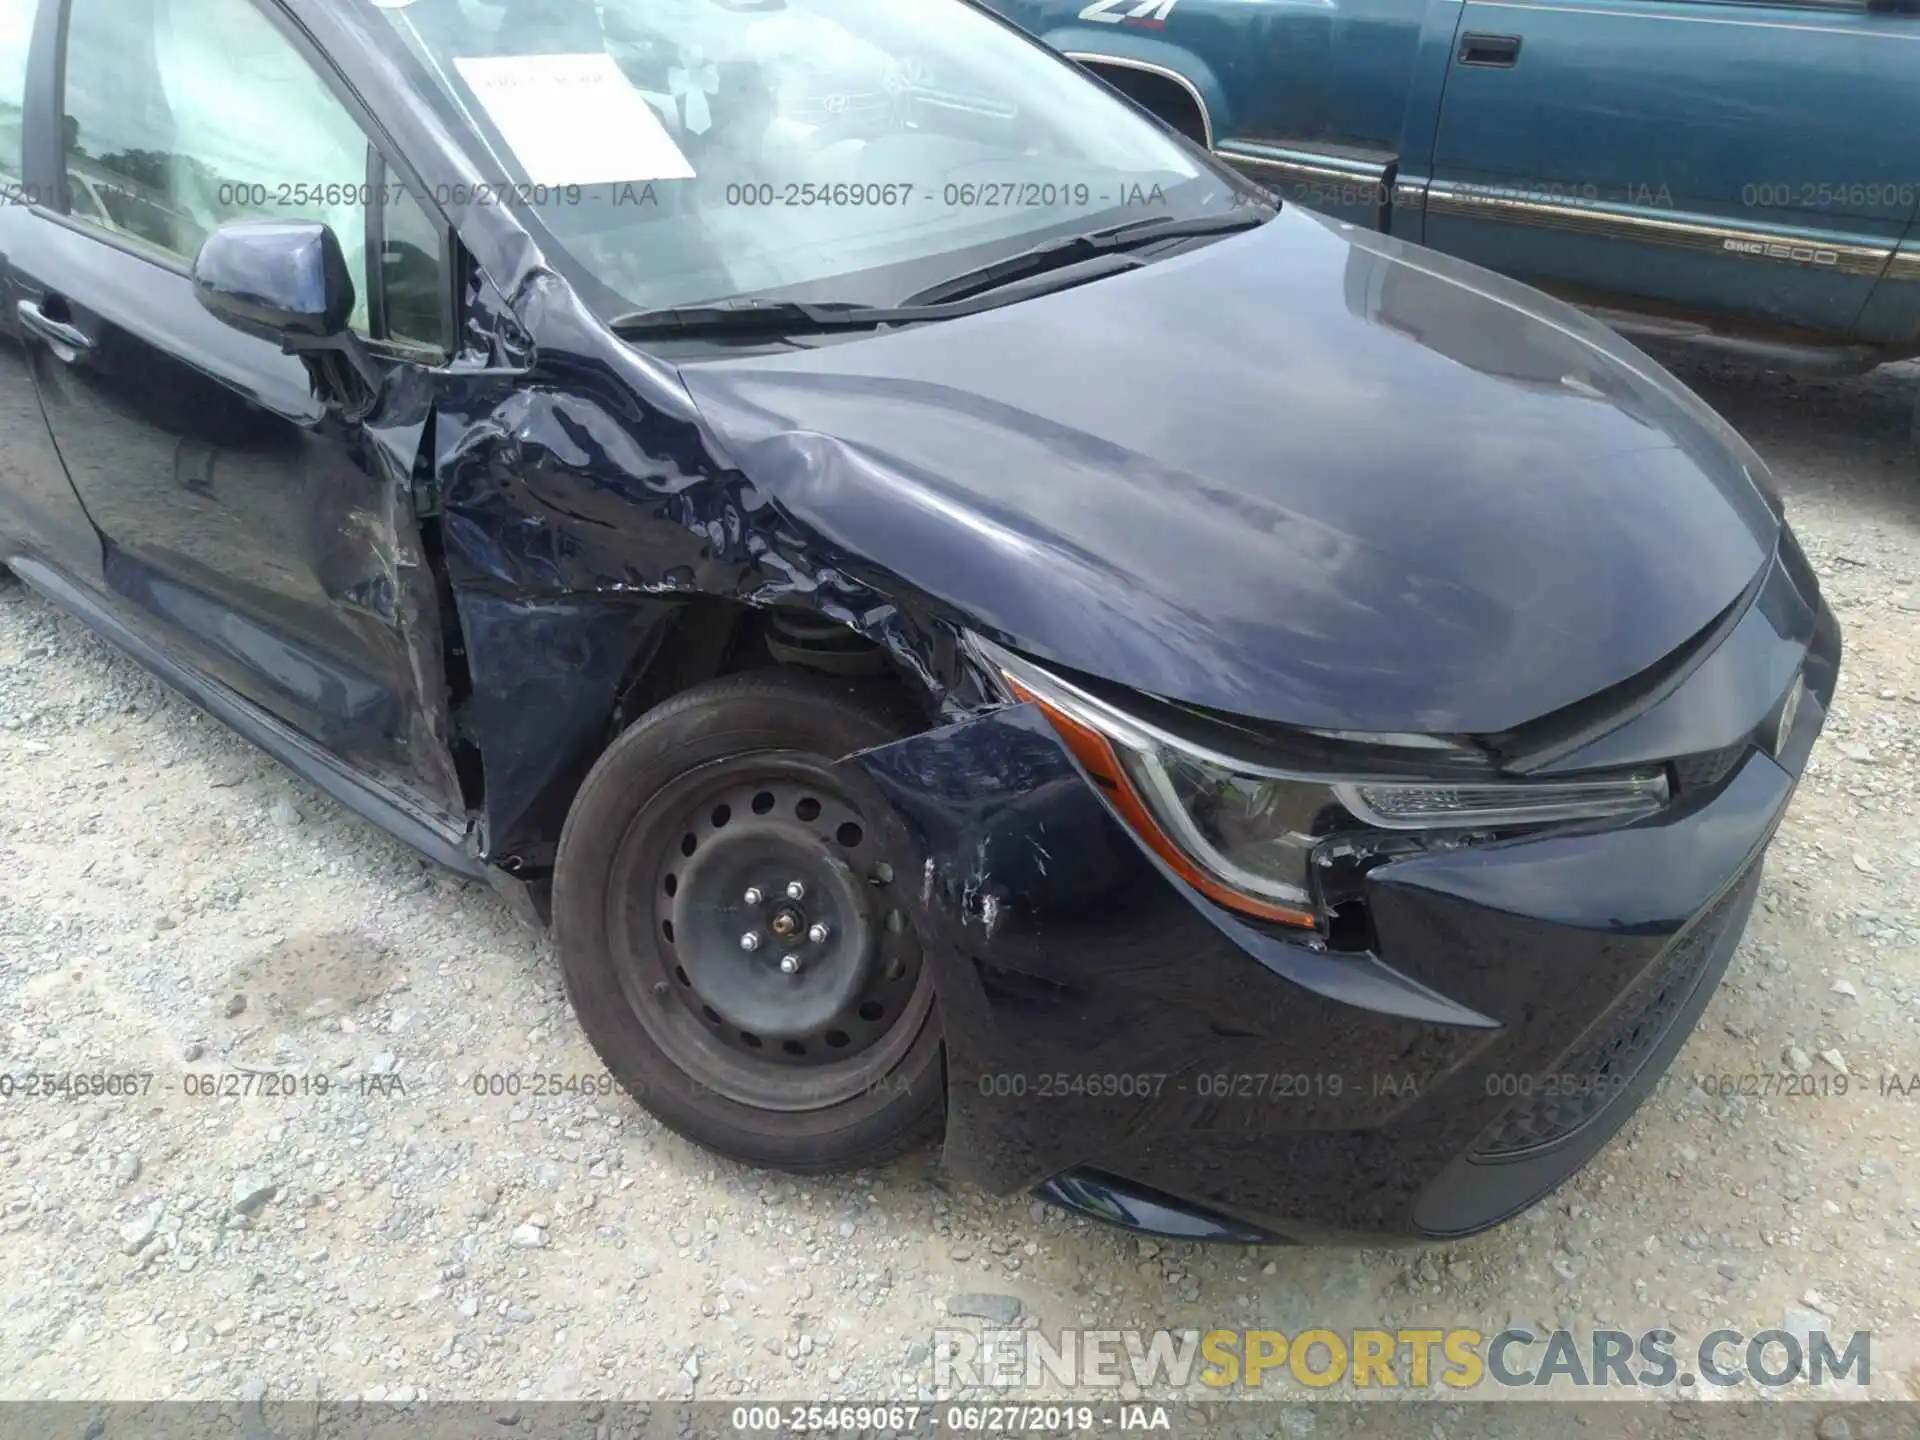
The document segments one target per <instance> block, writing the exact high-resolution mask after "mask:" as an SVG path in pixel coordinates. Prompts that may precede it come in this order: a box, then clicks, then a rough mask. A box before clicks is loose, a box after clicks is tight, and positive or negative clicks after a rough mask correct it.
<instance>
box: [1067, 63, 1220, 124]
mask: <svg viewBox="0 0 1920 1440" xmlns="http://www.w3.org/2000/svg"><path fill="white" fill-rule="evenodd" d="M1078 63H1079V65H1080V68H1081V69H1083V70H1086V71H1089V72H1091V73H1092V74H1094V75H1097V76H1099V77H1100V78H1101V79H1102V80H1104V81H1106V82H1107V84H1109V85H1111V86H1112V87H1113V88H1114V89H1116V90H1118V91H1119V92H1120V93H1121V94H1122V95H1124V96H1126V97H1127V98H1128V99H1129V100H1131V101H1133V103H1134V104H1136V105H1138V106H1139V107H1140V108H1141V109H1143V110H1147V111H1151V112H1152V113H1153V114H1155V115H1157V116H1159V117H1160V118H1161V119H1162V120H1164V121H1166V122H1167V123H1168V124H1169V125H1171V126H1173V128H1174V129H1176V130H1178V131H1179V132H1180V133H1181V134H1182V135H1184V136H1186V137H1187V138H1188V139H1189V140H1191V141H1193V143H1194V144H1196V145H1205V144H1206V143H1207V139H1208V136H1207V116H1206V112H1205V111H1204V110H1203V109H1202V108H1201V105H1200V102H1199V100H1197V99H1196V98H1195V97H1194V94H1193V92H1192V91H1191V90H1189V89H1188V88H1187V87H1186V86H1185V85H1183V84H1181V83H1180V82H1179V81H1178V80H1175V79H1173V78H1172V77H1170V76H1167V75H1162V74H1160V73H1159V72H1158V71H1154V70H1137V69H1135V68H1134V67H1133V66H1131V65H1118V64H1115V63H1114V62H1112V61H1110V60H1082V61H1079V62H1078Z"/></svg>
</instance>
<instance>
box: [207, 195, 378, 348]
mask: <svg viewBox="0 0 1920 1440" xmlns="http://www.w3.org/2000/svg"><path fill="white" fill-rule="evenodd" d="M193 293H194V294H195V295H197V296H198V297H199V299H200V303H201V304H202V305H204V306H205V307H206V308H207V309H208V310H209V311H210V312H212V313H213V314H214V315H216V316H218V317H219V318H220V319H222V320H224V321H226V323H227V324H229V325H231V326H233V327H234V328H235V329H236V330H242V331H245V332H246V333H247V334H249V335H254V336H257V337H259V338H260V339H262V340H277V341H279V342H280V345H281V347H282V348H283V349H285V350H287V351H289V352H293V351H299V350H312V349H320V348H331V347H329V345H328V342H330V341H338V340H339V338H340V337H341V336H343V335H345V334H346V331H347V322H348V321H349V320H350V319H351V318H352V316H353V303H354V293H353V276H352V275H351V274H349V273H348V270H347V260H346V256H345V255H344V254H342V253H341V250H340V240H339V237H338V236H336V235H335V234H334V233H333V231H332V230H331V229H330V228H328V227H327V226H325V225H322V224H320V223H318V222H317V221H310V220H234V221H229V222H228V223H227V224H225V225H222V226H221V227H220V228H219V229H218V230H215V231H214V232H213V233H212V234H211V235H209V236H208V237H207V238H206V241H205V243H204V244H202V245H201V247H200V254H199V255H198V256H197V257H196V258H195V260H194V262H193Z"/></svg>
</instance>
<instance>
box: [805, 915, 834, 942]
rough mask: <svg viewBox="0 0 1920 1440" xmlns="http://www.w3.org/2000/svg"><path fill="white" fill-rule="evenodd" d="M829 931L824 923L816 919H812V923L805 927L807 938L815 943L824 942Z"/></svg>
mask: <svg viewBox="0 0 1920 1440" xmlns="http://www.w3.org/2000/svg"><path fill="white" fill-rule="evenodd" d="M829 933H830V932H829V931H828V930H827V927H826V925H825V924H823V923H822V922H821V921H818V920H816V921H814V922H813V924H811V925H809V926H808V927H807V939H809V940H811V941H812V942H813V943H814V944H816V945H824V944H826V943H827V935H828V934H829Z"/></svg>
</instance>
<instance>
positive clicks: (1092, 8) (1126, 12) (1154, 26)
mask: <svg viewBox="0 0 1920 1440" xmlns="http://www.w3.org/2000/svg"><path fill="white" fill-rule="evenodd" d="M1179 3H1180V0H1093V3H1092V4H1090V5H1088V6H1087V7H1086V8H1085V9H1084V10H1082V11H1081V12H1080V18H1081V19H1082V20H1092V21H1095V22H1097V23H1098V24H1101V25H1140V26H1144V27H1145V28H1146V29H1149V30H1159V29H1162V28H1163V27H1164V26H1165V25H1166V23H1167V17H1168V16H1169V15H1171V14H1173V7H1174V6H1175V5H1178V4H1179Z"/></svg>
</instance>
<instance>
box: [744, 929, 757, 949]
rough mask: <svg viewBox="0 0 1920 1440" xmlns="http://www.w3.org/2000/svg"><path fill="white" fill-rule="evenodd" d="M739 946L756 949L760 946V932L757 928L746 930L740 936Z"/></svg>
mask: <svg viewBox="0 0 1920 1440" xmlns="http://www.w3.org/2000/svg"><path fill="white" fill-rule="evenodd" d="M740 948H741V949H742V950H758V949H759V948H760V932H759V931H758V930H749V931H747V933H746V934H744V935H742V936H741V937H740Z"/></svg>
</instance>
